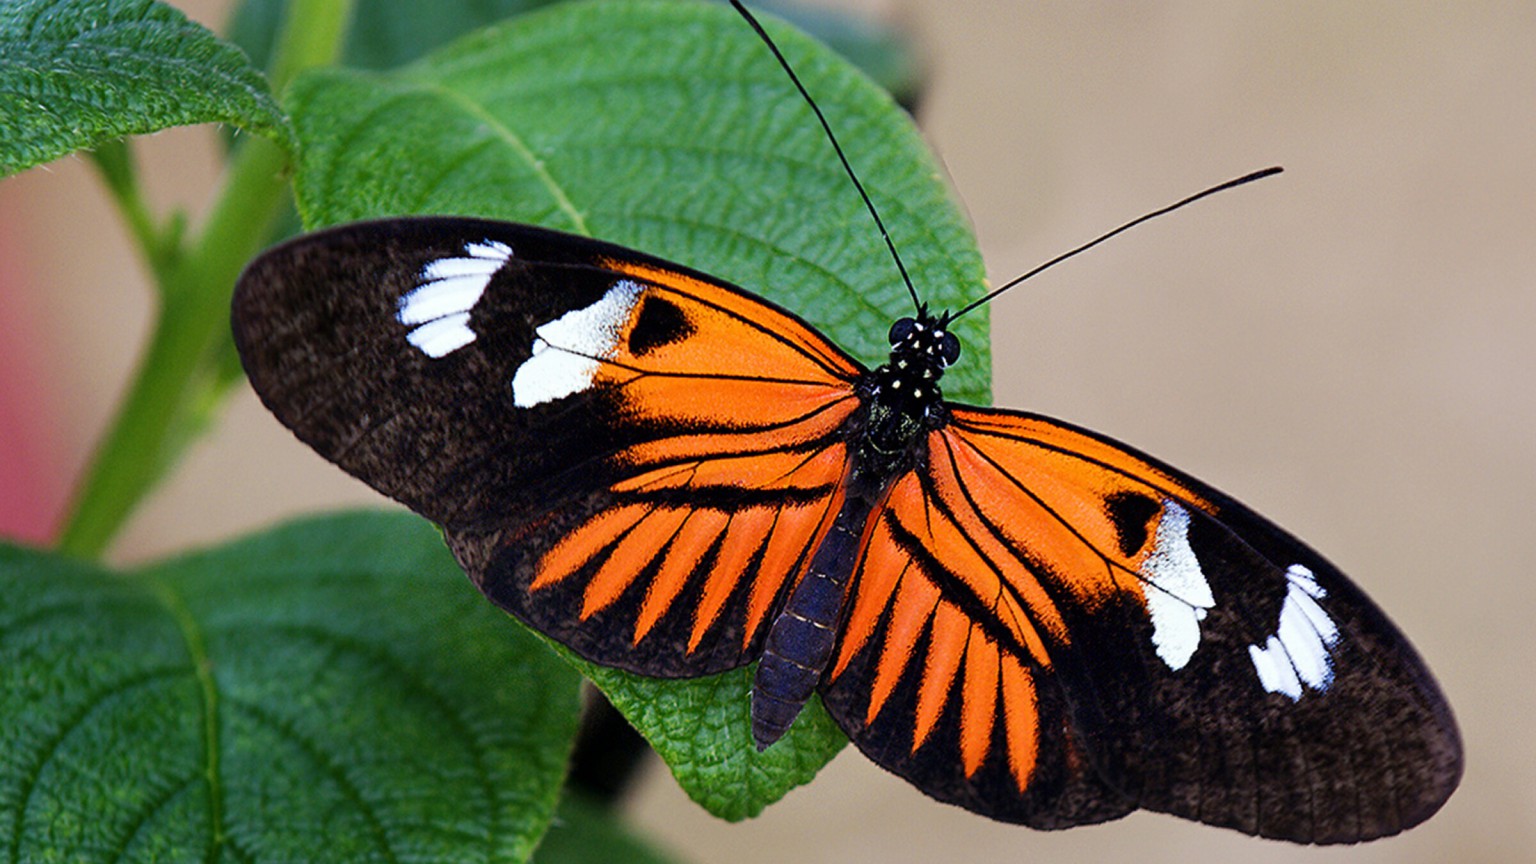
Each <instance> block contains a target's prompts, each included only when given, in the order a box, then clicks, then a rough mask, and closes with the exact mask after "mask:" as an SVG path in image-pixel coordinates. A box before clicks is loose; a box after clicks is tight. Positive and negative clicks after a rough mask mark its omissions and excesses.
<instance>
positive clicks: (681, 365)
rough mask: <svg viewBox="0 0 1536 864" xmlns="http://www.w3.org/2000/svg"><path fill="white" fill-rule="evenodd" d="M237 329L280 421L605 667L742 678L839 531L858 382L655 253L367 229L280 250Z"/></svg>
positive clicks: (837, 363) (804, 340)
mask: <svg viewBox="0 0 1536 864" xmlns="http://www.w3.org/2000/svg"><path fill="white" fill-rule="evenodd" d="M232 317H233V323H234V331H235V341H236V345H237V347H238V348H239V351H240V354H241V359H242V362H243V363H244V364H245V367H246V370H247V372H248V374H249V376H250V379H251V382H252V385H253V387H254V388H255V390H256V392H257V394H258V395H259V396H260V397H261V399H262V401H263V402H264V403H265V404H266V405H267V407H268V408H269V409H270V410H271V411H272V412H273V413H274V414H275V415H276V416H277V417H278V419H279V420H280V421H281V422H282V423H283V424H284V425H286V426H287V427H288V428H289V429H291V430H293V432H294V433H295V434H296V435H297V436H298V437H299V438H300V439H301V440H303V441H305V442H306V443H308V444H309V445H310V446H311V447H313V448H314V449H315V450H316V451H318V452H319V453H320V454H321V455H322V456H324V457H325V458H327V459H329V460H330V461H332V462H334V463H336V464H337V465H339V466H341V467H342V468H343V469H344V470H346V471H347V472H349V473H351V474H353V475H354V476H356V477H358V478H359V479H362V480H363V481H364V482H366V483H368V484H369V485H371V486H373V487H374V488H376V489H378V490H379V491H381V492H383V493H385V494H386V495H389V496H390V497H393V498H396V499H397V500H399V501H401V502H403V503H405V504H406V505H407V506H409V507H410V508H411V509H413V510H416V511H417V512H419V513H421V514H422V515H424V516H426V517H427V518H429V519H431V520H432V521H434V522H437V523H439V524H441V525H443V526H444V528H445V532H446V534H447V537H448V539H449V543H450V545H451V547H452V548H453V550H454V552H455V554H456V555H457V557H458V558H459V560H460V562H461V563H462V564H463V565H464V566H465V568H466V570H467V572H468V573H469V574H470V577H471V578H472V579H473V580H474V581H475V582H476V584H477V585H479V586H480V587H481V589H482V590H483V591H485V593H486V594H487V595H488V596H489V597H490V598H491V599H492V600H494V601H495V602H497V603H498V604H499V605H501V606H503V607H504V608H506V609H508V610H509V611H512V612H513V613H514V614H517V615H518V616H519V617H522V618H523V619H524V620H525V621H527V622H528V623H530V624H531V625H533V626H534V627H535V628H536V629H539V630H541V631H542V632H544V633H546V634H548V635H550V636H552V637H553V638H555V639H557V640H559V641H561V642H563V643H565V644H566V645H568V646H569V647H571V648H572V649H573V650H575V651H576V652H577V653H578V654H581V655H582V656H584V657H587V658H588V659H590V660H593V661H594V662H598V663H601V664H604V665H612V666H619V667H622V668H626V669H630V670H632V671H636V672H642V673H645V674H650V675H661V676H692V675H701V674H706V673H709V672H714V671H721V670H723V669H727V668H732V667H734V666H740V665H743V664H744V663H746V662H748V661H749V660H750V659H751V658H752V657H753V656H754V651H755V647H756V645H755V640H757V639H759V638H760V636H761V633H760V627H759V625H760V624H761V622H762V621H763V620H765V619H769V620H771V614H772V612H773V610H774V609H776V608H777V606H778V605H779V604H780V603H781V602H782V594H783V593H784V591H785V590H786V588H785V586H786V585H787V584H792V582H793V579H794V577H795V576H796V575H797V574H798V569H797V568H798V567H800V566H802V564H803V560H802V559H803V556H804V555H805V554H808V553H807V552H805V550H806V549H807V548H809V547H812V546H814V543H815V541H816V540H817V538H818V537H819V536H820V534H819V532H821V531H824V522H825V521H826V519H827V518H829V517H827V516H826V515H825V514H827V513H835V512H836V507H837V503H838V500H839V499H838V495H839V493H838V489H839V483H840V482H841V480H842V477H843V474H844V472H845V470H846V453H845V450H844V448H843V445H842V441H841V436H840V429H841V426H842V424H843V422H844V420H845V419H846V418H847V416H848V414H849V413H850V412H851V411H852V410H853V408H854V406H855V405H856V402H857V399H856V397H855V396H854V394H853V381H854V380H855V379H856V378H857V376H858V375H859V373H860V372H861V371H862V369H861V367H860V366H859V365H858V364H857V363H856V362H855V361H853V360H852V359H851V358H849V357H847V355H845V354H844V353H843V352H841V351H840V350H839V349H838V348H836V347H835V346H834V345H832V344H831V343H830V342H828V341H827V340H826V339H824V338H823V337H821V336H820V335H819V334H817V333H816V331H815V330H814V329H812V328H811V327H810V326H809V325H807V324H805V323H804V322H803V321H801V320H800V319H799V318H796V317H795V316H793V315H792V314H790V313H788V312H785V311H784V310H782V309H780V308H779V307H776V306H774V305H772V304H770V303H767V302H766V301H763V300H760V299H758V298H755V297H753V296H752V295H750V294H747V293H746V292H744V291H741V290H740V289H737V288H734V287H732V286H730V285H727V284H725V283H722V282H720V281H718V280H714V279H712V278H710V277H708V276H704V275H703V274H699V273H696V272H693V271H690V270H687V269H686V268H682V267H679V266H677V265H673V264H669V263H667V262H664V261H660V260H658V259H655V258H652V257H649V256H646V255H643V254H641V253H638V252H633V251H630V250H626V249H622V248H620V247H617V246H612V245H610V244H605V243H600V242H597V241H593V240H589V239H586V238H581V237H574V236H571V235H565V234H559V233H556V232H551V231H545V230H542V229H537V228H532V227H528V226H521V225H513V224H509V223H499V222H489V221H484V220H474V219H459V218H452V217H422V218H410V219H394V220H383V221H378V222H369V223H357V224H354V225H348V226H342V227H339V228H334V229H330V230H326V231H321V232H317V233H315V234H310V235H306V236H304V237H300V238H297V239H295V240H293V241H290V242H288V243H285V244H283V245H280V246H278V247H276V248H274V249H272V250H269V251H268V252H267V253H265V254H263V255H262V256H261V257H260V258H258V259H257V260H256V261H255V262H253V263H252V264H251V265H250V267H248V268H247V270H246V272H245V273H244V274H243V275H242V277H241V279H240V282H239V285H238V286H237V289H236V293H235V298H234V303H233V310H232Z"/></svg>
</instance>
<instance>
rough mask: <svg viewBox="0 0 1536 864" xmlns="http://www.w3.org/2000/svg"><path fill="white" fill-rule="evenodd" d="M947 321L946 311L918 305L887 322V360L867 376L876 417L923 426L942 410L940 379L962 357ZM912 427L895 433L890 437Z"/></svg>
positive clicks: (908, 432)
mask: <svg viewBox="0 0 1536 864" xmlns="http://www.w3.org/2000/svg"><path fill="white" fill-rule="evenodd" d="M949 321H950V316H949V315H948V314H943V315H930V314H929V313H928V310H927V309H926V308H920V309H919V310H918V312H917V315H915V316H913V317H911V318H902V319H900V320H899V321H897V322H896V323H895V324H892V325H891V333H890V340H891V359H890V360H889V361H888V362H886V363H885V364H884V365H882V366H881V367H880V368H879V369H876V370H875V371H874V373H873V374H872V375H871V376H870V378H869V379H868V380H869V384H870V389H869V391H867V392H868V393H869V395H870V396H872V397H873V401H874V403H875V404H876V405H877V406H878V407H877V409H876V410H875V415H876V416H877V418H878V417H890V418H896V417H901V418H906V420H907V421H911V422H916V423H917V424H918V425H922V423H923V422H926V419H932V418H935V417H939V416H941V415H942V410H943V409H942V404H943V399H944V397H943V394H942V392H941V391H940V389H939V379H940V378H942V377H943V376H944V370H945V369H947V368H949V367H950V366H952V365H954V363H955V361H956V360H959V359H960V340H959V339H957V338H956V337H955V334H954V333H951V332H950V331H949ZM876 425H877V426H878V425H880V423H879V422H877V423H876ZM913 428H916V427H913ZM911 431H912V430H910V429H909V430H907V431H906V432H893V433H892V437H893V440H894V439H900V438H903V437H904V436H906V435H908V434H911Z"/></svg>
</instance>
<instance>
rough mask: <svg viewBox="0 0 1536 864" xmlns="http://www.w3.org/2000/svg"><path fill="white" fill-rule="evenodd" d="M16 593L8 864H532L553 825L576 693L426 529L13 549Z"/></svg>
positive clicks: (354, 528)
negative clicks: (139, 556)
mask: <svg viewBox="0 0 1536 864" xmlns="http://www.w3.org/2000/svg"><path fill="white" fill-rule="evenodd" d="M0 594H3V596H4V597H5V598H6V600H5V602H4V604H3V605H0V718H3V720H0V860H5V861H28V862H32V861H119V860H161V861H211V860H224V861H239V862H249V861H273V862H277V861H317V862H318V861H339V862H340V861H345V862H358V861H401V860H423V861H425V860H453V861H508V860H523V859H526V858H527V857H528V855H529V854H530V852H531V851H532V849H533V848H534V846H535V844H537V842H538V841H539V838H540V837H541V836H542V834H543V832H544V829H545V827H546V826H547V824H548V822H549V819H550V816H551V814H552V813H553V810H554V806H555V801H556V797H557V795H558V790H559V786H560V783H561V780H562V778H563V775H564V770H565V761H566V758H567V755H568V749H569V745H570V741H571V738H572V736H573V735H574V732H575V723H576V718H577V714H578V711H579V700H578V681H579V678H578V677H577V676H576V675H575V674H573V673H572V672H571V671H570V670H569V669H568V668H566V667H565V666H564V664H562V663H560V662H559V661H558V660H557V659H555V658H554V657H553V656H552V655H550V653H549V652H548V651H547V650H546V649H545V648H544V647H543V646H542V645H541V644H539V643H538V641H537V640H535V639H533V638H532V637H531V636H529V634H527V632H526V631H524V630H522V629H521V628H519V627H516V626H514V625H512V624H511V622H509V621H507V620H506V618H505V616H503V615H501V614H500V613H498V612H496V611H495V610H493V609H491V608H489V607H488V606H487V605H486V604H485V603H484V601H482V600H481V599H480V597H479V596H478V595H477V594H476V593H475V592H474V590H473V589H472V588H471V587H470V585H469V584H468V581H467V580H466V579H465V578H464V576H463V574H462V573H460V572H459V571H458V569H457V568H456V567H455V566H454V564H453V563H452V560H451V559H450V558H449V557H448V555H447V553H446V552H445V551H444V550H443V548H442V543H441V541H440V539H439V538H438V536H437V534H436V532H434V531H433V530H432V529H431V528H430V527H429V526H427V525H425V524H423V523H422V522H421V521H420V520H417V519H415V518H413V517H409V516H406V515H404V514H353V515H344V516H336V517H329V518H325V519H319V520H313V521H307V522H302V523H295V524H292V525H289V526H286V527H283V528H279V529H277V530H274V531H271V532H269V533H267V534H264V535H261V536H258V537H254V538H252V539H249V540H245V541H242V542H239V543H236V544H233V545H230V546H226V547H223V548H219V549H214V550H211V551H207V552H202V553H198V554H195V555H191V556H188V557H186V558H181V559H178V560H175V561H170V562H166V563H162V564H157V565H152V566H150V567H147V568H144V569H142V570H140V571H137V572H133V573H128V574H112V573H108V572H105V571H103V570H100V569H97V568H95V567H92V566H90V565H86V564H82V563H77V562H74V561H70V560H66V559H61V558H57V557H53V556H49V555H44V554H42V553H38V552H31V551H26V550H22V549H17V548H15V547H0Z"/></svg>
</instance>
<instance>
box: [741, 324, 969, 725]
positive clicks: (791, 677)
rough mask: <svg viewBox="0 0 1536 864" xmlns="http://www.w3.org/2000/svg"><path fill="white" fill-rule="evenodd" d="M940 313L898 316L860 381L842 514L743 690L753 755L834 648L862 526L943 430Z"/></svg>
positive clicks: (954, 347) (955, 345)
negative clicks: (881, 356)
mask: <svg viewBox="0 0 1536 864" xmlns="http://www.w3.org/2000/svg"><path fill="white" fill-rule="evenodd" d="M948 320H949V316H948V315H940V316H938V317H934V316H930V315H929V314H928V313H927V310H926V309H924V310H920V311H919V313H918V316H917V317H916V318H902V319H900V320H898V321H897V322H896V323H895V324H894V325H892V327H891V333H890V341H891V357H890V360H889V361H888V362H887V363H885V364H884V365H882V366H880V367H879V368H877V369H875V370H874V371H872V372H865V373H863V374H862V375H861V376H860V378H859V380H858V383H857V384H856V385H855V388H854V389H855V392H857V394H858V399H859V406H858V408H857V409H855V411H854V413H853V414H852V415H851V416H850V417H849V419H848V421H847V423H846V426H845V429H846V432H845V437H846V438H847V439H848V444H849V459H848V467H847V476H846V478H845V479H844V480H843V482H842V487H843V499H842V506H841V508H840V509H839V510H838V513H837V516H836V517H835V518H834V519H833V521H832V524H831V526H830V527H829V528H828V530H827V533H826V534H825V536H823V537H822V539H821V540H820V541H819V543H818V544H817V546H816V552H815V554H814V555H813V556H812V557H811V561H810V564H809V566H808V567H807V568H806V571H805V575H804V576H803V577H801V580H800V583H799V584H798V585H797V586H796V587H795V589H794V591H792V592H791V593H790V595H789V599H788V600H787V601H786V603H785V605H784V608H783V609H782V610H780V611H779V613H778V614H777V615H776V616H775V617H774V620H773V625H772V627H771V629H770V630H769V633H768V638H767V640H766V643H765V645H764V648H763V657H762V660H761V661H760V662H759V664H758V668H757V673H756V675H755V679H754V682H753V686H752V738H753V741H754V742H755V743H756V744H757V747H758V749H759V750H761V749H765V748H766V747H768V745H770V744H772V743H773V742H775V741H777V740H778V739H779V738H780V737H781V736H782V735H783V734H784V732H786V731H787V730H788V729H789V725H790V723H791V722H792V721H793V720H794V719H795V716H796V715H797V714H799V713H800V709H801V707H802V706H804V704H805V702H806V700H808V699H809V698H810V697H811V694H812V693H813V692H815V689H816V685H817V683H819V682H820V680H821V677H822V674H823V673H824V671H825V669H826V665H827V661H828V660H829V659H830V658H831V656H832V649H833V647H834V645H835V644H836V641H837V635H838V623H839V620H840V618H841V613H842V610H843V606H844V601H845V599H846V597H847V593H848V587H849V582H850V580H851V577H852V575H853V568H854V565H855V564H856V563H857V562H858V558H859V553H860V550H861V548H862V546H863V541H864V535H865V533H866V531H867V530H868V528H869V525H868V523H869V519H870V517H871V515H872V514H874V513H875V512H876V511H877V510H878V509H879V506H880V502H881V499H882V498H884V496H885V494H886V492H887V491H888V490H889V488H890V484H891V482H892V481H893V480H895V479H896V478H897V477H899V476H901V475H902V474H903V473H905V472H907V471H910V470H912V468H913V467H914V465H915V464H916V463H918V462H920V461H922V459H923V458H924V457H925V452H924V446H925V437H924V436H925V433H926V432H928V431H929V430H932V429H936V428H938V427H940V426H942V425H943V424H944V418H945V416H946V415H945V409H944V395H943V392H942V390H941V389H940V387H939V379H940V378H941V377H943V374H944V370H945V369H946V368H947V367H949V366H951V365H953V364H954V362H955V361H956V360H957V359H959V356H960V342H959V340H958V339H957V338H956V337H955V336H954V334H952V333H949V332H948V331H947V330H946V329H945V325H946V324H947V322H948Z"/></svg>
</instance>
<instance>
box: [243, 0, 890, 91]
mask: <svg viewBox="0 0 1536 864" xmlns="http://www.w3.org/2000/svg"><path fill="white" fill-rule="evenodd" d="M556 2H560V0H433V2H431V3H422V2H421V0H357V5H356V9H355V11H354V13H353V16H352V22H353V23H352V26H351V28H349V30H348V33H347V43H346V47H345V49H344V50H343V52H342V65H344V66H351V67H355V68H360V69H393V68H394V67H396V66H400V65H402V64H404V63H409V62H410V61H412V60H415V59H416V58H418V57H420V56H421V55H423V54H425V53H427V52H428V51H430V50H432V49H434V48H438V47H440V46H442V45H445V44H447V43H448V42H450V41H452V40H453V39H456V38H458V37H459V36H463V35H464V34H466V33H468V32H469V31H471V30H474V29H475V28H477V27H483V26H485V25H487V24H492V23H495V22H497V21H501V20H502V19H505V18H510V17H512V16H513V15H521V14H523V13H525V12H530V11H532V10H534V9H538V8H540V7H543V6H549V5H551V4H553V3H556ZM288 7H289V0H243V2H241V3H240V4H239V5H238V6H236V7H235V14H234V16H233V17H232V18H231V19H230V23H229V39H230V41H231V42H234V43H235V44H236V45H239V46H240V47H241V48H243V49H245V53H246V54H248V55H250V57H251V59H252V60H254V61H255V62H256V64H257V65H258V66H265V65H267V63H268V61H269V59H270V57H271V55H272V48H273V46H274V45H275V44H276V42H277V34H278V31H279V30H280V29H281V28H282V24H283V16H285V15H286V14H288ZM752 7H753V8H754V9H762V10H765V11H769V12H772V13H774V14H777V15H781V16H783V17H784V18H786V19H788V20H790V21H793V22H794V23H795V25H796V26H798V27H801V28H803V29H804V30H805V31H806V32H808V33H810V34H811V35H813V36H815V37H816V38H817V39H820V40H821V41H822V42H824V43H826V44H827V46H828V47H830V48H831V49H832V50H834V51H836V52H837V53H839V54H841V55H843V56H844V57H847V58H848V59H849V60H851V61H852V62H853V63H854V65H856V66H858V67H859V68H860V69H863V70H864V72H865V74H867V75H869V76H870V77H871V78H873V79H875V81H876V82H878V83H879V84H880V86H881V87H884V88H885V89H886V90H888V91H890V92H891V94H892V95H893V96H895V97H896V99H897V100H898V101H900V102H901V103H902V104H903V105H910V104H911V103H912V102H913V101H915V100H916V98H917V91H918V88H919V85H920V75H919V69H918V65H919V64H918V62H917V58H916V56H915V54H914V52H913V50H912V47H911V46H910V45H908V44H907V43H906V42H905V40H903V39H902V37H901V36H900V35H899V34H898V33H897V32H895V31H894V30H891V29H888V28H885V27H882V26H880V25H878V24H875V23H872V22H870V21H867V20H865V19H863V18H860V17H857V16H854V15H850V14H847V13H845V12H842V11H839V10H834V9H825V8H822V7H818V6H811V5H806V4H803V3H797V2H793V0H756V2H753V3H752Z"/></svg>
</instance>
